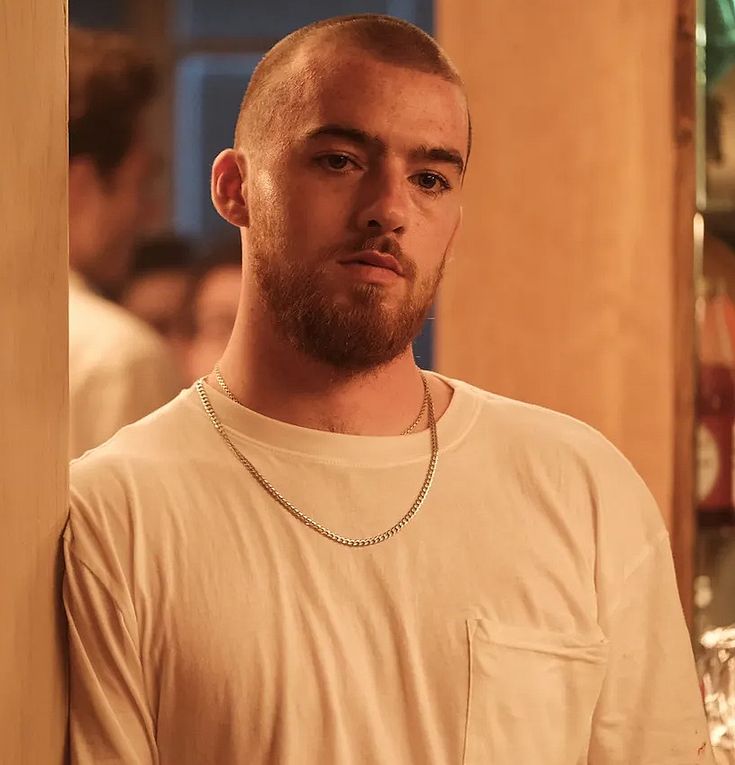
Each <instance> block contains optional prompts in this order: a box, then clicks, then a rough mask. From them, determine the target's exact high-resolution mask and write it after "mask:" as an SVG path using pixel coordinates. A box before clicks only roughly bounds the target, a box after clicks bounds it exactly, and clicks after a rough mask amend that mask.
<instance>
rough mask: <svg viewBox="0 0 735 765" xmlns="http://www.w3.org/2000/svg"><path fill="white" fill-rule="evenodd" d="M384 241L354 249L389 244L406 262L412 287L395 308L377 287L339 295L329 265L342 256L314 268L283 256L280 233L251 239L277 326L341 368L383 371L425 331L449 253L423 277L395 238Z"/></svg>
mask: <svg viewBox="0 0 735 765" xmlns="http://www.w3.org/2000/svg"><path fill="white" fill-rule="evenodd" d="M377 241H378V240H377V239H372V240H370V241H369V242H368V243H361V244H360V245H358V246H357V247H354V248H352V249H351V250H350V252H356V251H359V250H362V249H371V248H375V249H382V250H388V251H389V252H391V254H393V255H394V256H395V257H397V259H399V262H400V263H401V265H402V267H403V278H404V279H405V280H406V283H407V287H408V289H407V290H406V292H405V295H404V296H403V298H402V299H401V300H400V301H399V302H397V303H394V304H393V306H392V307H391V306H389V305H387V304H386V302H387V301H386V293H385V290H384V288H383V287H381V286H379V285H376V284H365V283H362V284H361V283H357V284H351V285H348V286H347V287H346V290H347V293H346V298H347V299H346V300H345V299H343V297H342V296H343V295H344V292H343V293H342V294H341V295H340V297H339V298H337V296H335V295H334V294H333V292H332V289H330V286H329V285H330V280H329V279H328V275H327V274H326V273H325V270H324V269H325V267H326V266H327V265H333V264H334V262H335V260H336V258H337V257H338V253H334V252H332V253H331V255H330V256H327V257H325V258H324V259H323V260H322V261H321V265H320V266H314V265H307V264H304V263H303V262H301V261H297V260H290V259H286V258H284V256H283V252H284V251H285V248H280V249H277V248H276V247H274V244H277V242H278V238H269V239H268V242H267V243H266V242H264V241H261V242H258V241H257V238H255V237H254V238H253V240H252V241H251V245H252V246H251V248H250V252H251V257H252V262H253V266H254V277H255V280H256V282H257V285H258V288H259V292H260V297H261V299H262V300H263V302H264V304H265V306H266V308H267V310H268V312H269V314H270V315H271V317H272V319H273V321H274V323H275V326H276V327H277V328H278V330H279V331H280V332H281V333H282V334H283V335H284V336H285V337H286V339H287V340H288V341H289V343H290V344H291V345H292V346H293V347H295V348H296V349H297V350H299V351H300V352H302V353H304V354H305V355H306V356H308V357H310V358H312V359H314V360H315V361H318V362H320V363H322V364H326V365H328V366H330V367H332V368H333V369H335V370H337V371H339V372H342V373H347V374H358V373H361V372H366V371H369V370H372V369H377V368H379V367H381V366H384V365H385V364H388V363H389V362H391V361H393V359H395V358H397V357H398V356H400V355H401V354H402V353H403V352H404V351H405V350H406V349H407V348H408V347H409V346H410V345H411V343H412V342H413V340H414V339H415V338H416V336H417V335H418V334H419V332H420V331H421V327H422V325H423V323H424V320H425V319H426V316H427V314H428V313H429V309H430V308H431V305H432V303H433V301H434V297H435V295H436V291H437V289H438V288H439V284H440V283H441V280H442V277H443V274H444V264H445V261H446V253H445V254H444V256H443V257H442V260H441V263H440V264H439V266H438V267H437V268H436V269H435V270H434V271H433V272H432V273H431V274H428V275H425V276H423V277H422V278H420V279H419V278H417V269H416V266H415V263H413V261H411V260H408V259H407V258H405V257H403V256H402V255H400V246H399V245H397V243H396V242H395V241H394V240H388V239H386V238H385V237H381V238H380V241H381V242H383V245H382V247H381V246H380V245H377V244H375V243H376V242H377ZM266 244H267V246H266V247H264V246H263V245H266ZM259 245H260V246H259ZM399 255H400V257H399Z"/></svg>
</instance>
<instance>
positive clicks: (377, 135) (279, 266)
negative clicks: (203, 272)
mask: <svg viewBox="0 0 735 765" xmlns="http://www.w3.org/2000/svg"><path fill="white" fill-rule="evenodd" d="M310 66H311V74H312V76H311V77H308V78H305V80H304V87H303V89H302V90H301V94H300V97H299V98H298V100H297V109H295V110H294V111H293V113H292V115H290V117H289V119H288V120H283V121H282V122H281V123H280V124H279V130H280V131H282V135H279V136H278V138H280V139H281V140H280V141H277V142H273V143H272V144H271V145H270V146H271V148H270V149H268V150H266V151H265V152H263V155H262V156H261V157H257V156H254V157H252V158H251V157H250V155H248V160H249V164H250V167H251V172H250V173H249V177H248V181H247V196H248V203H249V212H250V226H249V227H248V229H247V242H248V248H247V249H248V252H249V253H250V257H251V260H252V263H253V267H254V272H255V277H256V281H257V283H258V284H259V286H260V289H261V292H262V293H263V295H264V297H265V298H266V301H267V302H268V303H269V305H270V306H271V308H272V310H273V312H274V313H275V316H276V318H277V320H278V321H279V322H280V324H281V325H282V327H283V328H284V330H285V331H286V332H287V333H288V335H289V336H290V338H291V339H292V340H293V341H294V342H295V343H296V344H297V345H298V346H300V347H301V349H302V350H304V351H306V352H307V353H308V354H310V355H312V356H315V357H317V358H318V359H319V360H321V361H324V362H327V363H329V364H332V365H333V366H335V367H338V368H342V369H348V370H349V369H351V370H355V371H359V370H363V369H367V368H371V367H374V366H378V365H380V364H383V363H386V362H388V361H390V360H392V359H393V358H395V357H396V356H397V355H399V354H400V353H401V352H402V351H404V350H405V349H406V348H407V347H408V346H409V344H410V342H411V340H412V339H413V337H414V336H415V335H416V334H417V332H418V331H419V329H420V326H421V323H422V321H423V318H424V316H425V314H426V311H427V310H428V308H429V306H430V304H431V302H432V300H433V297H434V294H435V291H436V288H437V286H438V283H439V281H440V279H441V274H442V269H443V266H444V261H445V257H446V255H447V251H448V249H449V247H450V245H451V242H452V239H453V237H454V234H455V232H456V230H457V227H458V224H459V220H460V186H461V182H462V164H463V163H464V162H465V161H466V154H467V138H468V123H467V108H466V103H465V99H464V95H463V93H462V91H461V90H460V88H459V87H458V86H456V85H454V84H452V83H450V82H448V81H446V80H444V79H442V78H441V77H438V76H435V75H431V74H425V73H422V72H418V71H415V70H412V69H406V68H402V67H399V66H395V65H392V64H386V63H383V62H380V61H378V60H375V59H373V58H370V57H369V56H367V55H366V54H365V53H363V52H361V51H354V52H351V51H349V50H348V51H347V53H345V51H344V48H342V50H340V51H337V50H331V51H330V50H329V49H328V48H327V49H326V50H323V51H321V52H320V55H319V58H318V61H317V62H315V63H312V64H311V65H310ZM284 123H286V124H284Z"/></svg>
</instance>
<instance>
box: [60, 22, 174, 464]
mask: <svg viewBox="0 0 735 765" xmlns="http://www.w3.org/2000/svg"><path fill="white" fill-rule="evenodd" d="M155 84H156V77H155V72H154V69H153V66H152V64H151V63H150V61H149V60H148V59H147V58H146V56H145V55H144V54H143V53H142V52H141V51H140V50H139V49H138V48H137V46H136V45H135V44H134V43H133V42H132V41H131V40H130V39H129V38H128V37H126V36H124V35H120V34H115V33H108V32H96V31H95V32H92V31H88V30H82V29H74V28H72V29H70V31H69V261H70V270H71V273H70V279H69V395H70V455H71V457H77V456H79V455H80V454H82V453H83V452H85V451H86V450H87V449H90V448H92V447H94V446H97V445H98V444H100V443H102V442H103V441H105V440H106V439H107V438H109V437H110V436H111V435H113V433H115V432H116V431H117V430H118V429H119V428H120V427H122V426H123V425H126V424H128V423H130V422H133V421H134V420H137V419H139V418H140V417H142V416H143V415H145V414H148V413H149V412H151V411H152V410H153V409H156V408H157V407H159V406H160V405H162V404H164V403H165V402H166V401H167V400H169V399H170V398H172V397H173V396H174V395H175V394H176V392H177V391H178V389H179V387H180V385H179V381H178V376H177V373H176V368H175V365H174V362H173V360H172V358H171V356H170V355H169V353H168V351H167V349H166V347H165V345H164V344H163V341H162V340H161V339H160V338H159V337H158V335H157V334H156V333H155V332H153V331H152V330H151V329H150V328H149V327H147V326H146V325H145V324H144V323H143V322H141V321H140V320H139V319H137V318H135V317H133V316H131V315H130V314H129V313H128V312H127V311H125V310H124V309H123V308H121V307H120V306H118V305H115V304H114V303H112V302H110V301H109V300H107V299H106V297H105V296H108V297H109V296H114V295H117V294H118V293H119V291H120V289H121V287H122V285H123V283H124V281H125V279H126V277H127V274H128V271H129V269H130V262H131V256H132V249H133V242H134V241H135V239H136V238H137V237H138V235H139V234H140V232H141V229H142V228H143V227H144V224H145V219H146V215H147V211H148V210H150V209H151V205H150V200H149V199H147V197H146V188H147V186H148V184H149V180H150V178H151V174H152V172H153V169H154V160H153V157H152V156H151V153H150V151H149V149H148V146H147V143H146V135H145V129H144V124H145V114H146V110H147V108H148V107H149V105H150V103H151V102H152V100H153V96H154V92H155Z"/></svg>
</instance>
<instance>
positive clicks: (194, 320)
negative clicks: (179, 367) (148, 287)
mask: <svg viewBox="0 0 735 765" xmlns="http://www.w3.org/2000/svg"><path fill="white" fill-rule="evenodd" d="M241 282H242V253H241V250H240V241H239V239H238V238H228V239H226V240H221V241H220V242H218V243H217V244H215V245H214V246H213V247H212V249H211V250H210V251H209V252H208V253H207V255H206V256H205V257H204V259H203V260H202V261H201V262H200V263H198V264H197V265H196V266H195V267H194V274H193V284H192V286H191V292H190V296H189V299H188V301H187V310H188V325H189V344H188V349H187V373H188V378H189V381H190V382H193V381H194V380H196V379H197V378H199V377H202V376H203V375H206V374H208V373H209V372H210V371H211V370H212V367H213V366H214V365H215V363H216V362H217V360H218V359H219V358H220V357H221V356H222V353H223V352H224V350H225V347H226V346H227V342H228V340H229V339H230V335H231V334H232V328H233V327H234V326H235V318H236V317H237V307H238V304H239V302H240V289H241Z"/></svg>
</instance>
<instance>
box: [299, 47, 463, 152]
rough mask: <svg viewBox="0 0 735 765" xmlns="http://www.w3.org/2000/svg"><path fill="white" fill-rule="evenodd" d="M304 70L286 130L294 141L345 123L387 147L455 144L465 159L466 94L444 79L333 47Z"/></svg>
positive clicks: (305, 62) (303, 67) (321, 53)
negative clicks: (319, 128)
mask: <svg viewBox="0 0 735 765" xmlns="http://www.w3.org/2000/svg"><path fill="white" fill-rule="evenodd" d="M299 69H300V74H301V76H300V77H297V78H296V79H297V80H301V82H300V83H299V87H298V97H297V99H296V109H295V111H294V119H292V120H289V125H287V126H286V129H287V130H288V131H289V132H290V133H292V136H293V137H294V138H295V137H298V136H300V135H304V134H306V133H307V132H308V131H309V130H310V129H313V128H314V127H317V126H318V125H320V124H340V125H349V126H350V127H354V128H357V129H360V130H364V131H365V132H367V133H370V134H372V135H376V136H378V137H379V138H381V139H382V140H383V141H385V143H386V144H387V145H388V146H390V145H391V144H406V145H408V144H410V145H417V144H425V145H450V146H453V147H454V148H456V149H457V150H458V151H460V152H461V154H462V156H464V155H465V153H466V146H467V133H468V124H467V104H466V100H465V96H464V93H463V92H462V90H461V88H460V87H459V86H458V85H456V84H454V83H452V82H449V81H447V80H445V79H444V78H443V77H440V76H438V75H435V74H430V73H426V72H421V71H417V70H415V69H409V68H407V67H403V66H398V65H395V64H389V63H386V62H383V61H379V60H377V59H375V58H372V57H371V56H370V55H368V54H366V53H363V52H361V51H354V52H353V51H350V52H347V53H346V52H345V51H344V50H342V51H340V50H334V49H332V50H327V51H321V52H320V55H319V57H318V59H316V60H315V59H314V58H313V57H312V58H311V59H310V60H308V61H302V62H301V66H300V67H299Z"/></svg>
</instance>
